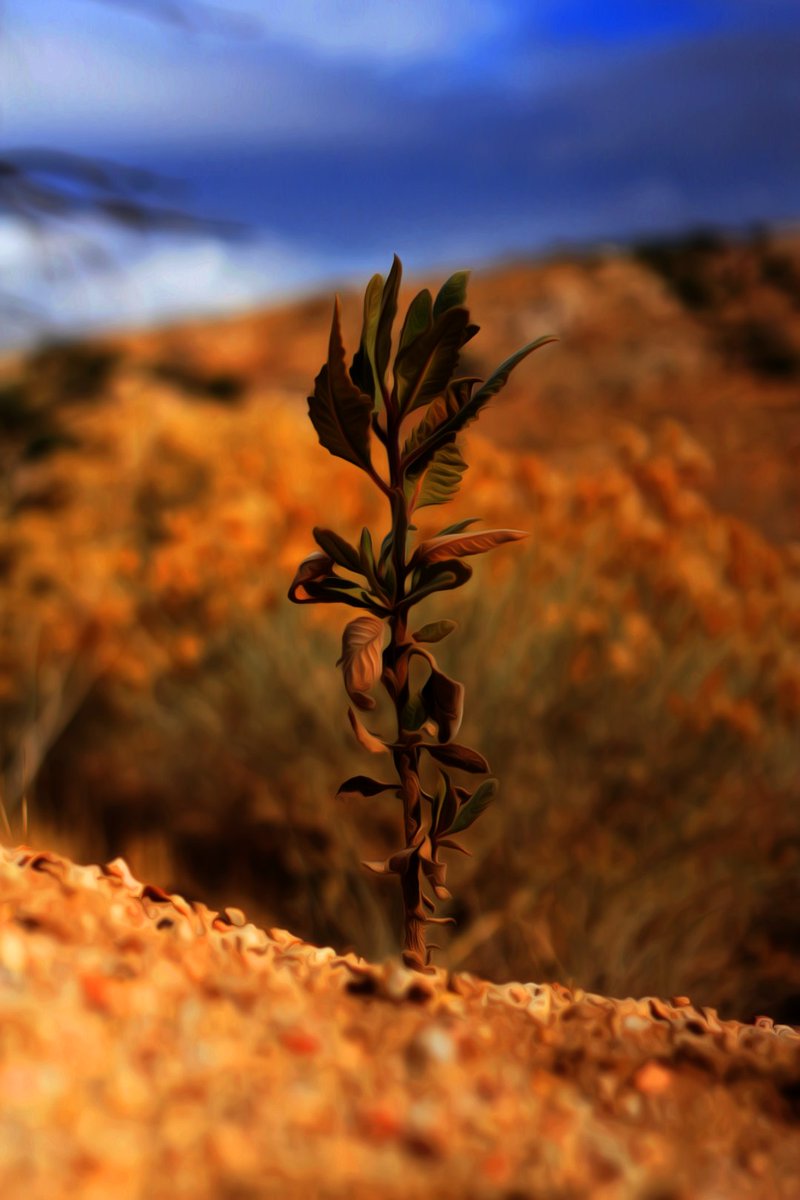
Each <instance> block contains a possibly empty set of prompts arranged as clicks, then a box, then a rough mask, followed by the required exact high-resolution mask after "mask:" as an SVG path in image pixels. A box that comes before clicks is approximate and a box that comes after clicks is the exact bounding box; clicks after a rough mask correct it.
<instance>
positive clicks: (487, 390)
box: [468, 333, 558, 420]
mask: <svg viewBox="0 0 800 1200" xmlns="http://www.w3.org/2000/svg"><path fill="white" fill-rule="evenodd" d="M557 341H558V338H556V337H553V335H552V334H549V333H546V334H545V335H544V337H540V338H537V339H536V341H534V342H528V344H527V346H523V347H522V349H521V350H517V351H516V352H515V353H514V354H512V355H511V356H510V357H509V358H507V359H506V360H505V362H502V363H501V364H500V366H499V367H498V368H497V370H496V371H494V372H493V373H492V374H491V375H490V376H489V378H488V379H487V380H486V383H484V385H483V387H481V388H479V389H478V391H477V392H476V393H475V395H474V396H473V397H472V400H471V401H470V403H471V404H472V405H473V406H475V416H477V414H478V412H479V411H480V409H481V408H483V406H484V404H486V403H487V401H489V400H490V399H491V398H492V396H496V395H497V393H498V392H500V391H502V389H503V388H504V387H505V386H506V384H507V383H508V380H509V376H510V375H511V372H512V371H513V370H514V368H515V367H518V366H519V364H520V363H521V362H522V360H523V359H525V358H527V357H528V355H529V354H533V352H534V350H540V349H541V348H542V346H547V345H549V344H550V342H557ZM468 419H469V420H472V417H470V418H468Z"/></svg>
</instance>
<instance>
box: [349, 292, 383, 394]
mask: <svg viewBox="0 0 800 1200" xmlns="http://www.w3.org/2000/svg"><path fill="white" fill-rule="evenodd" d="M382 294H383V276H382V275H373V276H372V279H370V281H369V283H368V284H367V290H366V291H365V292H364V317H363V322H362V326H361V345H360V346H359V348H358V352H357V354H356V355H355V357H354V358H353V365H352V367H351V368H350V378H351V379H352V380H353V383H354V384H355V385H356V387H358V388H360V389H361V391H362V392H366V393H367V395H369V396H372V397H373V399H374V400H376V401H377V400H379V399H380V398H381V393H380V388H379V387H377V385H376V377H377V372H376V369H375V335H376V333H377V330H378V318H379V316H380V312H381V296H382Z"/></svg>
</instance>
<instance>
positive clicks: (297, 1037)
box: [280, 1029, 322, 1054]
mask: <svg viewBox="0 0 800 1200" xmlns="http://www.w3.org/2000/svg"><path fill="white" fill-rule="evenodd" d="M280 1039H281V1044H282V1045H283V1046H285V1047H286V1049H287V1050H289V1051H290V1052H291V1053H292V1054H316V1053H317V1051H318V1050H319V1049H320V1046H321V1045H322V1043H321V1042H320V1040H319V1038H318V1037H317V1035H316V1034H315V1033H310V1032H309V1031H308V1030H306V1029H284V1031H283V1032H282V1033H281V1035H280Z"/></svg>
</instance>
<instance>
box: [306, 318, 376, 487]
mask: <svg viewBox="0 0 800 1200" xmlns="http://www.w3.org/2000/svg"><path fill="white" fill-rule="evenodd" d="M344 360H345V351H344V344H343V342H342V327H341V315H340V311H339V298H338V296H337V298H336V303H335V305H334V309H333V321H332V324H331V336H330V342H329V345H328V361H327V363H326V364H325V366H324V367H323V368H322V370H321V371H320V373H319V375H318V376H317V378H316V379H315V380H314V395H313V396H309V398H308V415H309V417H310V418H311V423H312V425H313V426H314V428H315V430H316V431H317V437H318V438H319V442H320V445H321V446H324V447H325V449H326V450H328V451H329V452H330V453H331V454H333V455H334V456H335V457H336V458H343V459H345V461H346V462H351V463H353V464H354V465H355V466H357V467H361V469H362V470H369V469H370V467H371V460H370V449H369V446H370V418H371V415H372V399H371V398H370V397H369V396H367V395H366V394H365V393H363V392H362V391H360V389H359V388H357V387H356V386H355V384H354V383H353V382H352V380H351V379H350V376H349V375H348V373H347V370H346V369H345V363H344Z"/></svg>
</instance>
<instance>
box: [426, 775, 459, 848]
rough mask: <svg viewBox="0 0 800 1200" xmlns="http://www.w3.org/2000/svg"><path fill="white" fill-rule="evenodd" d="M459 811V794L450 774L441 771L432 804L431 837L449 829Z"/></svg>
mask: <svg viewBox="0 0 800 1200" xmlns="http://www.w3.org/2000/svg"><path fill="white" fill-rule="evenodd" d="M457 811H458V796H457V795H456V792H455V788H454V787H453V784H452V781H451V779H450V776H449V775H448V774H447V772H446V771H440V772H439V781H438V783H437V786H436V794H435V796H434V798H433V804H432V805H431V825H430V829H431V838H435V837H436V836H437V834H438V833H440V832H441V833H446V832H447V831H448V829H449V828H450V822H451V821H452V820H453V819H454V817H455V815H456V812H457Z"/></svg>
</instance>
